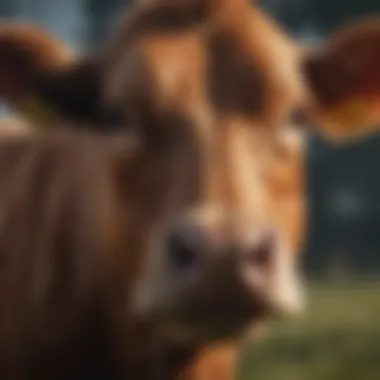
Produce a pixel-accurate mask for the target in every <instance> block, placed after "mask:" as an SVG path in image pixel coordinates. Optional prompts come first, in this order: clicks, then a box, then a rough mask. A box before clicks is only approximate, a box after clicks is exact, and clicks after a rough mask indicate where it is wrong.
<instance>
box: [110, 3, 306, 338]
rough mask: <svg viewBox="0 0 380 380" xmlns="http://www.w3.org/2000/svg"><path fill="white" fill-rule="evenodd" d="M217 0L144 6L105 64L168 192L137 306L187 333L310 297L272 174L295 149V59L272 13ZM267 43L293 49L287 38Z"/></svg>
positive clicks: (156, 185)
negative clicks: (291, 122)
mask: <svg viewBox="0 0 380 380" xmlns="http://www.w3.org/2000/svg"><path fill="white" fill-rule="evenodd" d="M216 3H218V2H216ZM210 5H211V4H210V3H209V2H207V1H206V2H205V1H199V2H190V1H189V2H187V1H182V2H177V1H166V2H161V3H160V2H158V3H152V2H151V3H149V4H148V5H146V6H143V7H141V8H137V9H136V10H135V13H132V14H131V15H130V16H131V18H130V19H129V20H128V21H127V22H126V23H125V25H124V27H123V28H122V30H121V32H120V35H119V36H118V38H116V40H115V41H116V42H115V44H114V45H113V46H112V45H111V48H110V50H109V51H108V56H107V58H106V63H105V71H104V76H105V80H104V83H105V84H106V91H105V93H106V94H105V100H106V102H107V104H108V105H109V106H110V107H111V108H118V109H122V110H123V111H124V113H125V117H126V118H128V120H129V122H130V123H131V125H132V126H133V128H134V130H135V132H136V133H137V135H139V138H140V139H141V146H142V150H143V151H144V149H145V152H146V155H145V156H144V155H143V157H146V156H149V157H150V159H149V160H148V162H149V170H146V171H145V170H143V169H141V173H146V172H148V171H149V173H153V174H150V175H149V178H147V179H146V181H147V182H149V184H150V185H149V186H150V187H151V189H152V194H151V195H150V197H152V199H155V200H157V199H158V197H161V198H160V201H159V202H158V203H159V205H160V207H158V208H153V209H154V211H153V210H152V208H150V207H151V205H146V207H147V209H146V210H147V211H146V213H147V214H148V209H149V210H150V215H153V214H154V215H155V218H154V219H155V221H154V223H152V226H151V228H150V229H149V231H150V232H149V234H148V235H146V238H145V239H144V240H145V242H146V245H145V248H146V250H144V251H146V252H147V256H146V257H145V258H144V260H143V261H142V262H141V263H140V269H139V276H138V278H137V280H136V283H135V286H134V290H133V306H132V307H133V310H134V311H135V313H137V314H138V315H139V316H140V317H142V318H147V319H151V320H155V321H156V322H157V323H158V325H159V326H161V327H162V328H163V329H164V330H167V331H169V332H170V334H173V335H175V336H177V337H178V338H182V339H187V340H189V339H190V340H201V339H205V340H214V339H221V338H228V337H235V336H236V335H237V334H239V333H241V332H242V330H244V329H245V328H248V327H249V326H250V323H251V322H257V321H259V320H261V319H264V318H267V317H268V316H273V315H281V314H283V313H285V312H296V311H299V310H300V309H301V308H302V306H303V296H302V286H301V284H300V282H299V276H298V273H297V269H296V265H295V260H294V256H293V252H292V251H291V247H290V242H289V239H288V237H287V236H285V234H284V231H285V230H284V215H283V214H284V203H283V199H281V192H283V189H282V190H281V185H280V184H281V182H283V181H285V180H284V179H279V180H278V181H276V180H275V177H278V176H279V172H280V170H278V168H279V165H280V161H281V160H282V162H283V163H284V165H285V162H286V160H288V156H287V151H286V148H284V147H285V146H286V144H283V136H282V133H283V130H282V128H281V126H280V125H279V124H278V123H277V120H279V119H284V118H285V115H286V114H287V112H286V111H289V110H290V109H291V107H290V105H292V104H294V102H295V101H296V100H295V99H296V98H297V97H296V96H295V94H297V93H298V91H299V88H301V86H300V84H299V83H298V79H299V78H298V76H297V73H293V72H291V74H292V75H293V77H292V78H293V80H294V86H292V87H291V86H289V84H290V83H291V82H290V75H289V73H288V71H289V67H291V65H290V63H289V64H288V65H285V66H286V70H287V73H284V72H283V71H281V70H282V67H283V66H282V65H278V64H277V63H278V56H277V54H278V51H277V50H276V49H275V48H274V46H267V45H266V42H267V41H266V37H267V33H269V31H272V29H271V24H270V22H269V21H268V19H266V18H264V17H263V16H260V14H259V13H258V12H256V11H255V12H253V11H252V10H251V9H250V8H249V6H248V3H245V2H240V3H239V2H235V1H234V2H231V3H230V2H228V1H225V2H223V1H220V4H219V3H218V4H213V6H215V9H214V8H211V9H210V8H209V6H210ZM230 12H236V17H237V19H239V18H238V17H240V16H241V17H242V19H241V18H240V19H239V24H237V23H236V24H235V23H231V22H230V18H229V15H230ZM242 20H243V21H242ZM242 22H243V25H244V27H243V28H241V23H242ZM257 22H261V24H262V25H263V26H260V27H258V29H257V30H256V29H255V25H256V23H257ZM259 25H260V24H259ZM261 28H263V30H264V32H263V33H261ZM274 28H275V27H274V26H273V30H274ZM275 35H276V34H275V33H274V32H273V36H275ZM264 40H265V41H264ZM273 43H274V44H275V45H276V44H277V45H278V48H279V50H280V51H281V52H282V53H287V54H285V55H284V57H285V58H286V59H289V60H292V59H294V56H293V54H292V52H293V47H292V46H288V45H287V44H286V43H285V41H284V39H283V38H282V37H281V38H279V39H278V40H276V39H274V41H273ZM287 46H288V48H289V49H288V50H286V47H287ZM283 61H284V60H283ZM285 63H286V62H285ZM273 65H275V66H276V65H277V67H278V70H275V69H274V68H273ZM273 77H275V78H276V79H278V81H276V80H274V79H273ZM284 78H286V80H285V79H284ZM274 83H275V84H276V86H275V85H274ZM293 87H295V88H296V89H294V88H293ZM279 94H281V95H282V96H281V99H282V100H281V104H277V101H280V96H279ZM272 95H273V97H274V98H276V99H277V101H276V102H274V101H273V98H272ZM297 101H298V100H297ZM152 162H154V163H155V164H154V165H152ZM289 162H291V159H290V157H289ZM136 170H137V169H136ZM291 178H292V177H291V176H290V178H289V180H290V181H292V179H291ZM276 186H278V187H277V188H276ZM284 186H285V188H286V187H288V188H289V187H291V185H289V186H286V185H284ZM284 194H285V193H284ZM136 196H138V194H136ZM297 196H298V193H297ZM284 197H286V196H285V195H284ZM147 198H148V197H147V194H144V199H147ZM135 199H136V198H135ZM152 202H153V201H152ZM136 203H138V204H141V203H142V201H141V200H140V201H136ZM163 205H164V206H163ZM276 213H278V215H277V214H276ZM280 214H281V215H282V219H281V217H280ZM292 222H293V221H292Z"/></svg>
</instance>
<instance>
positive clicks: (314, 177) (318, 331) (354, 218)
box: [0, 0, 380, 380]
mask: <svg viewBox="0 0 380 380" xmlns="http://www.w3.org/2000/svg"><path fill="white" fill-rule="evenodd" d="M132 2H133V1H132V0H130V1H127V0H0V17H1V18H12V19H19V20H22V19H24V20H28V21H33V22H34V23H37V24H40V25H42V26H44V27H46V28H48V29H50V30H51V31H53V32H55V33H56V34H57V35H58V36H60V37H61V38H62V39H64V40H65V41H67V42H68V43H69V44H70V45H71V46H72V47H74V49H76V50H77V51H78V52H86V51H89V50H91V49H93V48H95V47H96V46H97V45H98V44H100V43H102V42H103V41H104V40H105V39H107V37H108V35H109V34H110V33H112V31H113V28H114V27H115V25H117V24H118V23H117V22H116V21H117V20H118V18H119V17H120V14H121V12H120V10H121V9H122V8H123V7H125V5H128V4H131V3H132ZM261 3H262V6H263V7H265V8H266V9H267V10H268V11H269V12H270V13H271V14H272V15H274V16H275V18H276V19H277V20H279V21H280V22H281V23H282V24H283V26H284V27H285V28H286V29H287V30H288V32H289V33H291V34H292V35H293V36H295V37H296V38H298V39H299V40H300V41H301V42H303V43H305V44H310V43H313V42H315V41H318V40H320V39H323V38H326V37H327V36H329V35H330V34H331V33H332V32H333V31H334V30H335V29H337V28H339V27H341V26H342V25H344V24H345V23H347V22H349V21H351V20H355V19H358V18H361V17H366V16H373V15H376V14H378V15H379V16H380V0H263V1H261ZM0 59H1V57H0ZM306 160H307V173H308V182H309V189H310V211H311V212H310V221H309V226H310V230H309V233H308V237H307V242H306V246H305V263H304V264H305V270H306V274H307V276H308V278H309V279H310V280H311V281H310V282H309V283H310V285H309V293H310V297H309V302H310V307H309V310H308V312H307V315H306V317H305V318H303V319H302V320H301V321H296V322H291V323H285V324H284V323H281V324H280V325H278V326H275V327H274V329H273V331H271V333H270V336H269V338H267V339H266V340H265V342H263V343H261V344H260V345H258V346H255V347H247V349H246V351H245V353H244V355H243V357H242V362H241V367H240V375H241V378H242V379H243V380H245V379H249V378H254V379H255V380H314V379H315V380H354V379H358V380H359V378H360V379H365V380H371V379H373V380H375V379H376V380H379V379H380V276H379V275H380V133H379V134H378V135H374V136H371V137H370V138H368V139H366V140H362V141H360V142H355V143H350V144H347V145H344V146H339V147H337V146H334V145H330V144H328V143H327V142H326V141H324V140H323V139H322V138H321V137H320V136H317V135H313V134H310V135H309V138H308V150H307V157H306Z"/></svg>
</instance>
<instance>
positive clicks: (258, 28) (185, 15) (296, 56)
mask: <svg viewBox="0 0 380 380" xmlns="http://www.w3.org/2000/svg"><path fill="white" fill-rule="evenodd" d="M243 3H244V2H243V1H235V2H234V4H232V3H228V1H225V2H222V1H220V2H218V1H215V2H211V5H210V3H208V2H206V1H203V2H202V1H196V0H195V1H192V2H190V1H184V0H183V1H178V2H177V3H176V4H174V3H173V2H171V1H162V2H161V4H158V2H154V1H151V2H150V3H149V2H148V4H147V5H143V6H141V8H138V11H137V13H138V14H137V15H136V14H134V12H133V11H132V12H131V14H128V15H127V18H129V20H128V21H126V22H124V23H125V26H123V28H124V29H123V30H122V31H120V33H119V34H118V36H117V38H116V39H115V41H114V43H113V45H112V44H110V45H109V46H107V51H106V53H105V54H104V57H105V58H106V59H105V61H103V63H102V64H101V65H100V66H99V67H100V68H101V70H100V71H99V76H101V77H102V78H103V81H104V84H105V85H106V87H110V88H109V90H108V94H107V96H106V98H107V99H108V100H109V102H110V103H111V104H112V103H113V107H114V106H115V103H116V105H117V107H116V108H119V109H120V108H121V109H123V110H126V111H127V112H126V119H129V118H130V114H131V113H132V114H133V113H134V111H136V110H137V115H135V116H136V117H137V118H138V119H137V120H134V122H135V123H136V124H137V125H144V124H145V125H150V124H151V123H152V121H151V120H150V121H147V120H145V121H143V120H140V117H142V116H143V117H147V116H149V115H150V113H149V112H146V111H150V112H152V108H154V112H155V113H157V112H158V111H159V110H161V111H162V110H165V109H169V110H172V109H173V108H174V109H176V108H177V107H178V106H182V105H185V106H186V105H187V106H188V107H189V109H187V110H186V111H187V112H189V113H190V114H191V115H192V118H193V119H195V120H197V124H198V125H204V124H205V123H207V118H208V117H210V114H212V113H214V114H215V113H216V114H217V116H220V120H222V121H224V122H226V120H227V121H228V124H230V125H231V126H232V125H233V126H234V129H235V128H239V127H238V125H242V126H243V125H244V124H246V125H247V126H248V125H249V126H250V129H251V130H253V131H251V132H252V134H255V135H256V136H255V140H256V139H257V141H260V144H262V146H263V147H264V149H263V150H264V153H265V152H268V151H269V150H270V148H273V140H274V139H275V138H276V139H277V142H279V141H280V142H281V143H282V144H284V145H287V143H286V144H285V142H284V141H288V140H287V138H286V139H285V140H284V139H283V138H282V137H279V133H277V132H273V131H272V129H273V128H271V127H273V126H275V127H276V126H279V125H283V124H284V121H285V120H286V114H287V112H288V110H289V109H290V108H292V106H293V105H294V104H295V103H298V102H299V101H300V98H302V99H308V100H309V99H311V98H312V95H313V92H314V95H315V94H317V93H318V91H319V88H320V87H321V86H322V84H323V83H324V82H326V81H325V78H328V75H330V73H331V71H330V69H334V70H339V68H340V67H345V65H346V64H347V62H349V61H350V59H351V58H352V57H351V55H353V52H354V51H355V49H357V46H356V45H357V44H358V43H359V42H358V41H357V42H355V41H354V43H353V46H351V47H350V48H349V49H348V54H349V57H350V59H348V58H344V59H341V58H339V55H340V54H338V55H334V54H333V55H332V56H331V58H332V59H331V63H329V64H326V62H324V59H323V60H321V59H320V58H321V57H325V56H326V54H325V53H324V50H325V49H324V47H322V48H319V47H317V48H316V49H312V51H311V52H309V51H307V52H306V53H305V52H304V51H301V49H299V48H298V47H297V46H296V45H295V44H294V43H293V42H292V41H291V40H290V39H289V38H287V37H286V36H285V34H284V33H283V32H282V31H281V29H280V28H278V26H277V25H276V24H275V23H273V22H272V20H270V19H269V17H267V16H266V15H264V14H263V13H262V12H261V11H260V10H259V9H258V8H257V7H256V6H255V7H254V8H253V9H248V8H244V7H245V5H244V4H243ZM209 6H215V8H214V10H213V11H212V12H211V11H210V8H208V7H209ZM219 6H221V8H218V7H219ZM224 6H225V7H226V8H224V9H223V7H224ZM243 9H244V11H243ZM210 12H211V13H213V14H215V13H218V14H219V16H220V19H219V20H217V22H216V21H215V20H216V19H215V17H214V16H212V19H213V23H215V24H214V25H213V24H211V25H212V27H210V23H209V17H210ZM135 13H136V12H135ZM223 15H224V16H223ZM226 15H228V17H227V16H226ZM231 15H235V16H236V17H232V16H231ZM238 17H240V19H239V20H240V22H239V23H237V22H233V21H232V20H236V19H237V18H238ZM248 19H249V20H248ZM199 20H201V21H199ZM205 20H207V22H205V23H204V24H203V21H205ZM224 23H225V24H224ZM195 26H196V27H195ZM198 26H202V28H203V27H205V29H202V28H198ZM248 26H250V27H251V30H252V31H254V33H255V36H252V35H251V34H250V33H249V31H250V27H248ZM193 27H194V28H193ZM208 28H209V29H211V30H207V29H208ZM218 28H219V29H218ZM350 28H351V27H350ZM194 29H202V30H203V32H202V33H203V34H200V33H199V30H194ZM204 30H206V31H207V32H206V33H205V32H204ZM373 32H375V33H374V34H373V33H372V34H373V35H376V33H377V32H376V30H373ZM177 33H179V35H177ZM223 33H224V34H223ZM356 34H357V33H354V35H356ZM214 35H217V37H219V41H218V38H216V37H215V39H213V38H211V36H212V37H214ZM220 35H221V36H220ZM194 36H195V37H194ZM137 37H138V42H137V43H136V39H137ZM153 37H156V39H154V38H153ZM205 37H206V42H207V43H206V46H202V48H203V49H204V51H206V53H207V54H206V55H211V57H212V58H213V59H214V61H213V63H214V66H213V69H214V70H213V72H212V73H213V75H214V76H215V78H216V79H215V78H214V82H218V83H220V85H219V87H218V89H217V90H218V91H216V90H215V89H214V93H215V92H216V93H217V94H219V95H220V94H222V95H220V96H221V99H219V100H218V103H217V104H213V105H212V107H211V108H212V109H211V110H210V109H207V107H208V105H207V102H206V104H205V101H207V100H209V99H202V98H201V96H202V91H200V93H201V94H199V92H197V91H199V90H200V89H199V88H196V84H197V83H201V84H202V83H203V84H204V82H202V80H203V81H207V84H208V83H209V82H211V81H212V78H210V76H211V75H210V73H209V72H208V73H207V75H206V76H205V78H200V76H201V74H202V67H201V68H200V67H199V66H198V65H197V64H198V63H199V62H202V57H203V55H202V52H199V50H197V49H196V46H194V45H196V41H194V40H196V39H197V38H199V39H201V40H203V39H204V38H205ZM192 38H194V40H192ZM371 38H372V37H371ZM351 39H352V37H349V38H348V40H351ZM152 40H153V42H152ZM215 40H216V41H215ZM231 40H232V42H231ZM365 40H366V39H365ZM268 41H270V43H268ZM182 42H183V43H184V44H183V46H184V47H183V48H181V46H180V45H181V43H182ZM218 42H219V43H218ZM236 42H239V43H236ZM160 43H161V45H160ZM235 43H236V46H234V44H235ZM149 44H150V45H149ZM155 44H156V45H155ZM136 45H137V46H136ZM154 45H155V46H154ZM359 45H361V42H360V43H359ZM130 46H132V47H133V49H132V48H131V47H130ZM161 48H162V50H161ZM212 48H213V49H214V50H213V51H211V49H212ZM216 48H218V49H216ZM239 48H240V50H239ZM375 48H376V47H375V46H374V45H373V46H372V48H370V49H369V50H367V51H366V54H367V55H365V56H366V57H367V58H368V60H369V61H368V60H367V61H366V63H364V65H365V66H364V67H362V68H361V70H363V72H365V71H366V68H367V67H368V66H366V65H367V64H368V63H370V62H371V61H370V59H372V56H373V54H372V53H373V51H375V50H373V49H375ZM144 49H147V50H144ZM236 49H238V51H237V52H236ZM334 49H335V47H333V48H332V51H334ZM371 49H372V50H371ZM160 50H161V54H160ZM218 50H219V51H218ZM327 50H331V48H329V49H327ZM210 52H211V53H210ZM350 52H351V54H350ZM198 53H199V54H200V55H201V57H199V56H198V55H197V54H198ZM216 53H219V54H218V55H216ZM368 53H369V55H368ZM141 56H142V57H141ZM247 56H248V57H247ZM232 57H235V58H236V57H237V59H236V61H235V60H233V59H232ZM239 57H240V60H239V59H238V58H239ZM140 58H142V62H140V63H139V61H138V60H139V59H140ZM179 58H182V61H181V60H180V59H179ZM203 58H204V57H203ZM250 60H251V61H250ZM136 61H137V62H136ZM215 61H216V62H217V63H219V65H218V64H215ZM188 62H192V63H194V65H193V66H192V69H193V73H192V74H191V73H190V70H189V67H188ZM118 63H119V69H118V70H116V68H118ZM130 65H131V66H130ZM154 65H155V66H154ZM185 65H186V66H185ZM146 66H148V69H147V67H146ZM151 66H153V67H151ZM77 67H81V66H80V64H79V65H78V66H77ZM165 67H167V71H166V69H165ZM173 67H174V68H176V70H174V74H175V73H177V74H178V75H177V76H175V75H174V74H173V75H171V73H172V70H173ZM184 67H185V69H184ZM319 67H320V68H324V74H325V75H327V77H324V78H322V77H320V76H317V75H316V74H315V73H317V72H321V70H320V68H319ZM335 67H337V69H335ZM70 70H71V72H73V71H75V66H74V68H71V69H70ZM134 70H137V72H136V71H134ZM139 70H147V71H146V72H144V71H142V72H139ZM181 70H184V71H181ZM197 70H198V71H197ZM152 72H153V74H152ZM334 72H335V71H334ZM130 73H132V74H130ZM143 74H148V75H143ZM238 74H239V75H238ZM61 75H63V74H62V73H61ZM108 75H110V76H111V78H109V77H108ZM186 75H188V76H189V77H188V79H187V80H186V79H184V80H183V81H181V80H180V79H181V78H182V76H185V77H186ZM190 75H194V77H193V78H192V79H194V82H192V81H190ZM318 75H319V74H318ZM151 76H153V78H152V77H151ZM300 76H301V77H302V78H300ZM95 77H96V75H95ZM112 77H114V79H112ZM104 78H107V80H104ZM123 78H124V79H125V82H126V83H129V85H130V86H132V89H131V88H129V89H128V86H127V90H128V91H130V93H129V94H126V99H125V100H126V105H124V103H122V104H117V103H118V101H120V98H121V96H120V93H119V94H118V90H117V88H116V89H115V87H117V86H120V83H118V82H122V79H123ZM173 78H175V79H173ZM229 78H230V79H231V80H230V81H228V79H229ZM249 78H250V79H249ZM127 79H128V80H127ZM142 79H143V80H146V81H147V82H148V85H150V87H149V88H148V90H149V91H148V93H142V92H141V87H144V86H141V83H139V85H138V84H136V80H142ZM196 79H201V81H199V80H198V81H197V80H196ZM248 79H249V80H248ZM305 79H306V86H305V81H303V80H305ZM156 81H157V82H156ZM189 82H190V83H192V85H189ZM252 83H254V84H255V86H253V87H251V88H250V87H249V85H252ZM341 84H342V82H337V83H336V86H337V87H338V88H339V86H340V85H341ZM71 85H72V86H73V87H76V84H75V82H73V83H71ZM186 85H187V86H188V88H189V89H191V91H195V93H193V94H190V95H192V96H190V95H189V93H191V91H190V90H189V91H187V92H186V91H185V89H186ZM133 86H135V87H133ZM223 86H224V87H223ZM200 87H202V86H200ZM210 87H211V86H210ZM305 87H306V88H305ZM152 88H153V89H154V90H155V91H156V95H155V97H153V99H150V101H152V102H151V103H148V104H145V107H146V108H145V107H144V108H141V105H142V104H141V101H146V100H147V99H148V95H149V94H151V92H152V91H151V90H152ZM179 88H181V91H179ZM225 88H228V90H227V91H225V90H224V89H225ZM264 89H265V91H263V90H264ZM119 90H120V89H119ZM145 90H146V89H145ZM171 90H173V92H172V93H170V91H171ZM211 90H212V89H211V88H210V91H209V94H207V95H210V93H212V91H211ZM166 91H167V92H166ZM115 92H116V95H115ZM263 92H265V93H266V94H267V96H265V95H263ZM78 93H79V92H78ZM112 93H114V95H112ZM186 94H187V95H186ZM226 94H231V96H230V99H227V98H228V96H227V95H226ZM300 94H303V95H302V96H300ZM203 95H204V94H203ZM223 95H224V98H223ZM249 95H250V96H249ZM186 96H188V97H189V98H187V97H186ZM115 97H116V98H119V100H118V101H116V102H115V100H114V98H115ZM206 98H207V97H206ZM248 98H249V100H247V99H248ZM233 101H234V102H235V104H233V105H234V106H235V107H236V109H237V110H236V109H234V108H233V107H232V106H231V103H233ZM155 102H156V103H155ZM171 102H173V103H171ZM186 102H187V103H186ZM94 104H95V106H93V107H92V109H94V110H98V108H99V107H98V105H99V102H98V100H97V101H96V102H95V103H94ZM131 104H132V105H133V106H132V105H131ZM310 104H312V103H311V102H310ZM310 104H309V105H308V110H312V109H313V107H312V106H310ZM135 106H136V107H135ZM155 107H158V108H155ZM239 107H240V109H239ZM215 108H216V111H217V112H216V111H215ZM130 109H131V112H130ZM162 112H163V111H162ZM236 114H238V117H236ZM231 115H232V117H231ZM241 115H245V117H242V116H241ZM203 118H204V119H203ZM132 119H133V118H132ZM228 119H229V120H228ZM244 119H246V120H244ZM161 122H162V120H161ZM211 123H212V122H211ZM214 123H215V122H214ZM165 124H170V123H165ZM221 124H224V123H222V122H221ZM235 126H236V127H235ZM231 128H232V127H231ZM205 130H206V132H207V131H208V128H206V127H205ZM268 130H269V131H270V133H269V136H270V137H271V140H270V142H268V139H267V137H268V136H266V137H265V136H262V135H265V133H267V131H268ZM281 133H288V131H287V132H285V131H282V132H281ZM290 134H291V135H293V132H290ZM296 134H297V133H296ZM211 136H213V135H211ZM293 137H294V136H293ZM293 137H292V138H291V139H290V140H300V136H297V137H295V138H293ZM301 140H302V139H301ZM293 142H294V141H293ZM293 142H289V144H290V145H288V146H289V150H288V151H287V152H288V154H289V155H287V154H285V156H283V155H282V154H278V148H279V147H278V146H277V147H276V149H277V154H276V155H274V156H271V157H270V160H269V161H270V162H272V164H271V165H270V170H269V171H268V172H266V173H265V176H264V178H265V181H264V178H263V179H262V180H263V181H264V182H263V183H265V188H266V191H265V193H266V197H268V195H269V194H271V197H270V200H271V201H270V202H269V204H270V206H269V209H271V211H270V212H269V209H267V210H266V213H267V214H268V215H271V216H273V217H275V218H277V219H278V222H279V224H280V225H281V228H280V230H282V231H284V232H285V235H286V239H287V240H288V243H287V244H288V245H289V246H290V247H291V250H292V251H297V250H298V249H297V248H298V247H299V244H300V241H302V236H303V234H302V227H303V225H304V223H302V222H300V221H302V220H303V219H302V217H301V215H302V210H303V207H302V206H303V189H302V186H301V187H300V186H298V184H300V182H302V180H301V179H302V169H301V168H302V165H301V164H302V146H303V143H302V141H298V142H296V143H295V144H294V143H293ZM226 145H227V146H228V144H226ZM280 145H281V144H280ZM280 151H281V152H282V153H283V149H280ZM285 151H286V149H285ZM261 153H263V152H261ZM284 157H287V158H289V159H290V161H287V160H284ZM291 157H293V158H294V159H293V158H291ZM273 160H274V162H273ZM244 161H245V159H244ZM262 162H263V159H262V158H260V166H261V165H262ZM286 162H289V163H290V162H291V163H293V164H295V166H292V167H290V166H287V164H285V163H286ZM247 166H248V164H247ZM282 168H284V169H286V171H285V172H284V170H283V169H282ZM288 168H289V170H290V171H289V170H288ZM290 168H291V169H290ZM293 169H294V170H293ZM276 173H277V174H276ZM300 180H301V181H300ZM252 188H256V186H253V187H252ZM284 190H285V191H284ZM289 215H294V218H290V217H289ZM290 220H292V223H290V222H289V221H290ZM235 353H236V351H234V350H231V349H230V348H229V347H227V348H225V347H223V346H219V345H217V346H216V347H215V346H211V347H210V346H207V347H204V348H203V349H201V350H198V355H197V357H196V359H197V360H198V361H197V360H196V361H195V364H193V365H190V366H188V372H187V374H188V375H189V376H193V377H195V378H210V379H212V378H216V377H221V374H224V375H226V377H227V378H231V377H232V363H234V361H235V358H234V356H235ZM220 366H223V367H222V370H221V371H220V368H219V367H220Z"/></svg>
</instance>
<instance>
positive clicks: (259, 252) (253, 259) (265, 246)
mask: <svg viewBox="0 0 380 380" xmlns="http://www.w3.org/2000/svg"><path fill="white" fill-rule="evenodd" d="M275 250H276V236H275V233H274V232H273V231H271V230H268V231H265V232H264V233H262V234H261V236H260V237H259V239H258V240H257V241H256V242H255V244H254V246H253V247H251V248H250V250H249V254H248V259H249V263H250V265H252V266H254V267H256V268H261V269H269V268H270V267H271V265H272V263H273V259H274V254H275Z"/></svg>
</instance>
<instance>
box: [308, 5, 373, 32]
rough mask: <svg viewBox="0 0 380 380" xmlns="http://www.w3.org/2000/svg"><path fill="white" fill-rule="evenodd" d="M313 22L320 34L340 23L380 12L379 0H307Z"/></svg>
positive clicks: (336, 26)
mask: <svg viewBox="0 0 380 380" xmlns="http://www.w3.org/2000/svg"><path fill="white" fill-rule="evenodd" d="M309 2H310V8H311V15H312V20H313V22H314V23H315V24H316V25H317V26H318V28H319V30H320V32H321V33H322V34H324V35H325V34H329V33H331V32H332V31H333V30H334V29H336V28H338V27H340V26H341V25H342V24H344V23H347V22H349V21H351V20H354V19H357V18H359V17H367V16H371V15H373V14H374V13H379V12H380V1H379V0H333V1H332V0H309Z"/></svg>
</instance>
